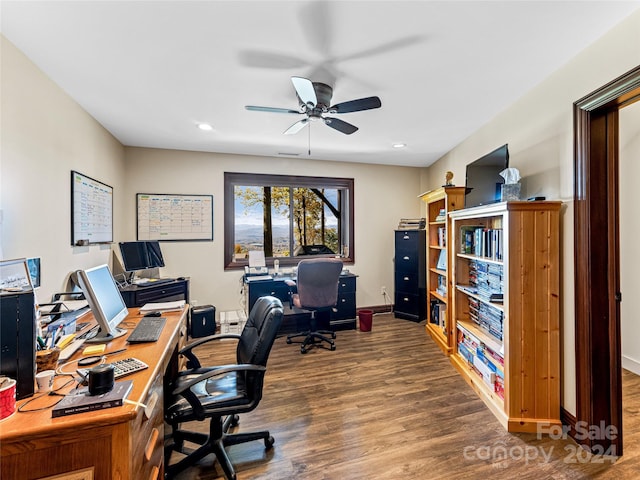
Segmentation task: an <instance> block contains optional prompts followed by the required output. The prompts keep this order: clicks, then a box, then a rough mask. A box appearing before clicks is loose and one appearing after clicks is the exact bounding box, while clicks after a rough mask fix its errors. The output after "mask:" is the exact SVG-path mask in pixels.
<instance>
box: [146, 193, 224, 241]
mask: <svg viewBox="0 0 640 480" xmlns="http://www.w3.org/2000/svg"><path fill="white" fill-rule="evenodd" d="M136 211H137V218H136V221H137V239H138V240H160V241H190V240H201V241H206V240H213V195H173V194H165V193H138V194H136Z"/></svg>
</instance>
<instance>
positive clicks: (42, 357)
mask: <svg viewBox="0 0 640 480" xmlns="http://www.w3.org/2000/svg"><path fill="white" fill-rule="evenodd" d="M59 357H60V349H59V348H50V349H49V350H39V351H37V352H36V373H39V372H44V371H45V370H55V369H56V367H57V366H58V358H59Z"/></svg>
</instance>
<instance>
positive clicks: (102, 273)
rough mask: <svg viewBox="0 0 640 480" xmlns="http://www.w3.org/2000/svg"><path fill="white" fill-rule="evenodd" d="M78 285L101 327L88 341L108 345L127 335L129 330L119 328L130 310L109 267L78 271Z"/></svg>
mask: <svg viewBox="0 0 640 480" xmlns="http://www.w3.org/2000/svg"><path fill="white" fill-rule="evenodd" d="M78 284H79V285H80V288H81V289H82V292H83V293H84V297H85V298H86V299H87V302H88V303H89V307H91V312H93V316H94V317H95V319H96V321H97V322H98V327H99V330H98V333H97V335H96V336H95V337H93V338H90V339H87V340H86V341H87V342H90V343H108V342H110V341H111V340H113V339H114V338H117V337H120V336H122V335H124V334H126V333H127V330H121V329H119V328H117V327H118V324H119V323H120V322H122V321H123V320H124V319H125V318H126V317H127V315H128V314H129V310H128V309H127V306H126V305H125V303H124V300H123V298H122V295H121V294H120V290H118V287H117V285H116V282H115V280H114V279H113V276H112V275H111V271H110V270H109V267H108V266H107V265H100V266H98V267H94V268H90V269H88V270H78Z"/></svg>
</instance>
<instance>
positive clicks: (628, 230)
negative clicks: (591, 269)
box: [619, 102, 640, 375]
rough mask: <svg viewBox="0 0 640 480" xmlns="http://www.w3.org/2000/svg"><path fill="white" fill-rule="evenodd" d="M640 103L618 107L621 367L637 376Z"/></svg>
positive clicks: (639, 370)
mask: <svg viewBox="0 0 640 480" xmlns="http://www.w3.org/2000/svg"><path fill="white" fill-rule="evenodd" d="M638 179H640V102H637V103H634V104H633V105H631V106H629V107H625V108H623V109H622V110H620V185H619V186H620V198H621V199H626V201H625V200H623V201H621V202H620V291H621V292H622V303H621V304H620V328H621V333H622V366H623V367H624V368H626V369H628V370H631V371H632V372H634V373H636V374H637V375H640V342H639V341H638V339H640V314H639V313H638V305H637V304H636V302H635V295H636V292H637V291H638V287H639V286H640V279H639V277H638V272H639V271H640V256H639V255H638V239H640V215H638V202H637V201H636V198H637V197H638Z"/></svg>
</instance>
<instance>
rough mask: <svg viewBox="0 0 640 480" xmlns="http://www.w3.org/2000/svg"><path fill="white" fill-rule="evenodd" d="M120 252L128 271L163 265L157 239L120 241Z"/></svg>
mask: <svg viewBox="0 0 640 480" xmlns="http://www.w3.org/2000/svg"><path fill="white" fill-rule="evenodd" d="M120 253H121V254H122V262H123V263H124V268H125V270H126V271H128V272H134V271H136V270H146V269H148V268H158V267H164V258H163V257H162V251H161V250H160V243H159V242H158V241H140V242H120Z"/></svg>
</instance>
